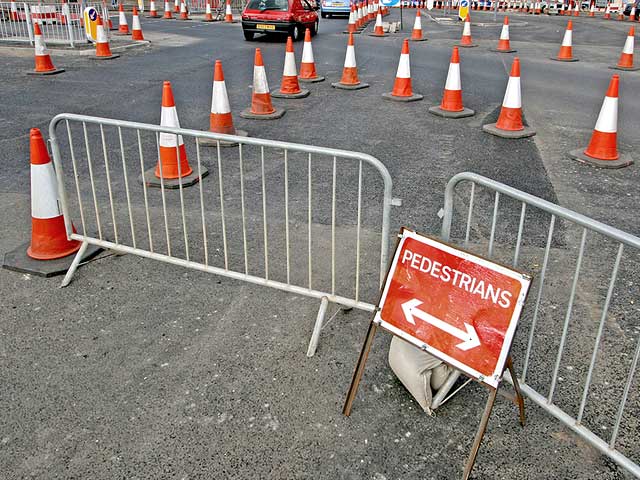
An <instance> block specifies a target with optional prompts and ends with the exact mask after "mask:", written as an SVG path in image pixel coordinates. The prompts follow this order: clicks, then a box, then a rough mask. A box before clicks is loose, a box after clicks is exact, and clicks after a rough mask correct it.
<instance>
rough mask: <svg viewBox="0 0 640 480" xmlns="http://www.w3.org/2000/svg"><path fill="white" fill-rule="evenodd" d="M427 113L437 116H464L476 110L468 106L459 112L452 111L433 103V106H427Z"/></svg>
mask: <svg viewBox="0 0 640 480" xmlns="http://www.w3.org/2000/svg"><path fill="white" fill-rule="evenodd" d="M429 113H433V114H434V115H437V116H438V117H444V118H465V117H472V116H474V115H475V114H476V112H475V111H473V110H471V109H470V108H466V107H464V108H463V109H462V110H460V111H459V112H452V111H450V110H443V109H442V107H441V106H440V105H434V106H433V107H429Z"/></svg>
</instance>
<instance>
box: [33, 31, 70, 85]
mask: <svg viewBox="0 0 640 480" xmlns="http://www.w3.org/2000/svg"><path fill="white" fill-rule="evenodd" d="M33 35H34V41H33V44H34V46H35V60H36V65H35V70H32V71H30V72H27V75H55V74H56V73H62V72H64V69H63V68H56V67H54V66H53V62H52V61H51V57H50V56H49V51H48V50H47V46H46V45H45V43H44V37H43V36H42V31H41V30H40V25H39V24H38V23H37V22H34V23H33Z"/></svg>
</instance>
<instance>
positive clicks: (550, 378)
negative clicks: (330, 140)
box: [436, 173, 640, 477]
mask: <svg viewBox="0 0 640 480" xmlns="http://www.w3.org/2000/svg"><path fill="white" fill-rule="evenodd" d="M462 185H466V186H468V190H467V189H465V188H463V187H462ZM442 237H443V239H445V240H448V241H451V242H453V243H458V244H461V245H463V246H464V247H465V248H467V249H469V250H471V251H473V252H475V253H479V254H483V255H485V256H488V257H490V258H492V259H494V260H495V261H498V262H501V263H503V264H508V265H512V266H513V267H514V268H517V269H521V270H523V271H525V272H527V273H530V274H533V276H534V282H533V284H532V289H531V291H530V293H529V298H528V301H527V305H526V306H525V310H524V313H523V317H522V319H521V322H520V325H519V330H520V334H519V335H516V339H515V341H514V344H513V347H512V354H513V356H514V361H515V362H516V365H517V366H518V367H519V368H518V369H519V370H520V371H521V372H522V373H521V378H520V379H519V380H520V386H521V389H522V391H523V393H524V394H525V395H527V396H528V397H529V398H530V399H531V400H532V401H533V402H535V403H536V404H538V405H539V406H540V407H541V408H543V409H544V410H545V411H547V412H548V413H550V414H551V415H553V416H554V417H556V418H557V419H559V420H560V421H561V422H562V423H564V424H565V425H567V426H568V427H569V428H570V429H571V430H572V431H574V432H575V433H577V434H578V435H579V436H580V437H582V438H583V439H584V440H586V441H587V442H588V443H590V444H591V445H592V446H594V447H595V448H596V449H598V450H599V451H600V452H602V453H603V454H605V455H607V456H608V457H610V458H611V459H613V460H614V461H615V462H616V463H618V464H619V465H620V466H622V467H623V468H625V469H626V470H628V471H629V472H631V473H632V474H634V475H636V476H638V477H640V465H638V458H640V447H639V444H638V429H639V424H638V420H637V419H638V413H640V389H638V381H639V379H638V378H636V375H635V374H636V371H637V367H638V361H639V357H640V326H639V324H638V318H639V315H638V312H639V311H640V309H639V308H638V305H637V301H638V296H639V293H640V282H639V280H638V276H639V268H640V267H639V266H640V262H639V260H640V238H638V237H636V236H634V235H631V234H629V233H626V232H623V231H621V230H618V229H616V228H613V227H610V226H608V225H605V224H603V223H600V222H597V221H595V220H593V219H591V218H588V217H586V216H584V215H581V214H579V213H576V212H573V211H571V210H568V209H566V208H563V207H560V206H558V205H556V204H553V203H551V202H548V201H545V200H543V199H540V198H538V197H534V196H532V195H529V194H527V193H525V192H522V191H519V190H516V189H514V188H511V187H508V186H506V185H504V184H501V183H499V182H496V181H493V180H490V179H488V178H485V177H482V176H480V175H476V174H473V173H461V174H458V175H456V176H454V177H453V178H452V179H451V180H450V181H449V183H448V185H447V188H446V192H445V207H444V218H443V224H442ZM455 377H456V375H452V376H451V377H450V379H449V380H450V382H449V383H448V385H447V387H448V388H450V387H452V386H453V383H454V382H455V379H456V378H455ZM505 377H506V378H507V380H509V376H508V375H505ZM448 388H447V389H445V390H443V392H442V394H440V395H439V398H438V399H437V401H438V402H439V404H442V401H443V399H442V397H443V396H444V395H446V394H447V390H448ZM436 406H437V405H436Z"/></svg>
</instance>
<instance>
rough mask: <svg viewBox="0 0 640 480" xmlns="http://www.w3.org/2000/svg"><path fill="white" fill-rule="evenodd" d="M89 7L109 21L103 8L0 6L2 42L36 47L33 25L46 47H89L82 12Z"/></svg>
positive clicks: (1, 4)
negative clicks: (37, 26)
mask: <svg viewBox="0 0 640 480" xmlns="http://www.w3.org/2000/svg"><path fill="white" fill-rule="evenodd" d="M87 6H93V7H95V8H96V9H97V10H98V12H101V14H102V16H103V18H108V15H109V14H108V10H107V7H106V6H105V5H103V4H95V5H87V4H84V3H46V4H45V3H38V4H33V3H26V2H0V40H2V41H8V42H21V43H30V44H31V45H33V40H34V33H33V29H34V27H33V25H34V24H35V23H38V25H39V26H40V30H41V32H42V36H43V37H44V41H45V43H47V44H68V45H69V46H71V47H75V46H77V45H80V44H86V43H87V42H88V40H87V37H86V34H85V31H84V20H83V12H84V8H85V7H87Z"/></svg>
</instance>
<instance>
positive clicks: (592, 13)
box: [588, 1, 596, 17]
mask: <svg viewBox="0 0 640 480" xmlns="http://www.w3.org/2000/svg"><path fill="white" fill-rule="evenodd" d="M588 16H589V17H595V16H596V4H595V2H593V1H592V2H591V7H589V15H588Z"/></svg>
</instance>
